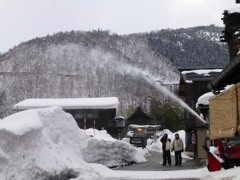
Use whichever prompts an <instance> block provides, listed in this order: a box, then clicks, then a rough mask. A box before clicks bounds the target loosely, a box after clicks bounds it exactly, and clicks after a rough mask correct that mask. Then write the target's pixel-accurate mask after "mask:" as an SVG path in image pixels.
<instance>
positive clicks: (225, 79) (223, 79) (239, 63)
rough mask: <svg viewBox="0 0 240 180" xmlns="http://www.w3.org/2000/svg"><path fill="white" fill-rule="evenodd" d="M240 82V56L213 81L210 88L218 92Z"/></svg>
mask: <svg viewBox="0 0 240 180" xmlns="http://www.w3.org/2000/svg"><path fill="white" fill-rule="evenodd" d="M238 82H240V54H239V55H237V56H236V57H235V58H234V59H233V60H232V61H231V62H230V63H229V64H228V65H227V66H226V68H224V70H223V71H222V72H221V74H220V75H219V76H218V77H217V78H216V79H214V80H213V81H211V83H210V86H211V88H212V89H215V90H216V89H222V88H223V87H225V86H227V85H231V84H236V83H238Z"/></svg>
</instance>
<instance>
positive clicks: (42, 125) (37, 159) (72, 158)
mask: <svg viewBox="0 0 240 180" xmlns="http://www.w3.org/2000/svg"><path fill="white" fill-rule="evenodd" d="M0 137H1V139H0V179H1V180H10V179H11V180H15V179H24V180H32V179H37V180H41V179H46V180H47V179H54V178H55V179H56V178H59V177H61V179H64V178H65V179H70V178H76V177H78V178H82V179H99V178H101V175H100V171H103V170H104V171H109V169H108V168H106V167H105V166H102V165H97V164H89V163H86V162H85V160H88V161H89V162H99V161H103V164H110V165H115V164H117V165H118V164H119V163H120V162H121V161H120V160H119V159H122V161H128V160H129V161H135V162H141V161H144V160H145V158H144V157H143V156H142V155H141V154H140V153H138V151H136V150H135V149H134V148H132V146H131V145H129V144H127V143H124V142H118V143H116V142H114V141H106V140H98V139H93V138H91V137H89V136H88V135H86V134H85V133H84V131H83V130H81V129H79V127H78V126H77V123H76V121H75V120H74V119H73V117H72V116H71V115H70V114H68V113H65V112H64V111H63V110H62V109H61V108H60V107H52V108H44V109H35V110H27V111H22V112H19V113H16V114H13V115H11V116H9V117H7V118H4V119H3V120H1V121H0ZM93 148H94V151H92V150H93ZM118 148H121V150H119V149H118ZM125 150H126V152H125ZM94 153H96V154H94ZM115 153H116V154H117V155H115ZM121 153H122V154H121ZM102 156H104V158H102ZM116 156H117V157H116ZM115 158H116V159H115ZM107 159H108V160H109V161H110V163H108V162H106V161H107Z"/></svg>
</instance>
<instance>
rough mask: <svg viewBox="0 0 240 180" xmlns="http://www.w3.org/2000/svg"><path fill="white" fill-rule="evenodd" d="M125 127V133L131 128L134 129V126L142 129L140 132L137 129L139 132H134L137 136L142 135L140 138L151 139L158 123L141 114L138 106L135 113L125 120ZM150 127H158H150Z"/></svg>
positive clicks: (141, 111)
mask: <svg viewBox="0 0 240 180" xmlns="http://www.w3.org/2000/svg"><path fill="white" fill-rule="evenodd" d="M125 125H126V131H129V130H131V128H132V129H134V128H133V127H136V126H137V127H142V128H140V129H141V130H142V131H141V130H140V129H139V130H140V131H139V132H138V131H136V132H138V135H139V136H140V134H141V133H142V136H146V137H151V136H152V135H153V134H154V133H155V131H156V129H157V130H158V129H159V127H160V125H159V121H156V120H153V119H152V118H151V117H149V116H148V115H147V114H146V113H145V112H143V110H142V108H141V107H140V106H138V107H137V108H136V109H135V112H134V113H133V114H132V115H131V116H129V117H128V118H127V119H126V121H125ZM150 125H158V126H150ZM143 127H144V128H143ZM153 127H154V128H153ZM155 127H157V128H155ZM135 129H136V130H137V129H138V128H135Z"/></svg>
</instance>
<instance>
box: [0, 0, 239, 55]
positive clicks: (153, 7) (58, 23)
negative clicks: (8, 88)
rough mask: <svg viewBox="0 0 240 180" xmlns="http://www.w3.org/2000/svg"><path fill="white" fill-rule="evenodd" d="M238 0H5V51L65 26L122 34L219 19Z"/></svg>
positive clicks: (1, 9) (1, 35) (1, 7)
mask: <svg viewBox="0 0 240 180" xmlns="http://www.w3.org/2000/svg"><path fill="white" fill-rule="evenodd" d="M238 6H239V5H238V4H235V0H0V24H1V25H0V40H1V41H0V52H6V51H8V49H9V48H12V47H14V45H18V44H20V43H21V42H24V41H27V40H30V39H33V38H35V37H42V36H46V35H48V34H49V35H51V34H53V33H56V32H59V31H63V32H65V31H71V30H92V29H98V28H101V29H103V30H110V31H111V32H114V33H117V34H129V33H137V32H150V31H152V30H161V29H166V28H171V29H177V28H182V27H183V28H186V27H194V26H200V25H210V24H215V25H218V26H223V23H222V21H221V18H222V13H223V11H224V10H228V9H232V8H235V7H238Z"/></svg>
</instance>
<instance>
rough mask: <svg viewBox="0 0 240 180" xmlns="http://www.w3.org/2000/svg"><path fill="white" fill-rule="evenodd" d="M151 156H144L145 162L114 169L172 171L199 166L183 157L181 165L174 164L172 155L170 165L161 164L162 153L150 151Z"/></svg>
mask: <svg viewBox="0 0 240 180" xmlns="http://www.w3.org/2000/svg"><path fill="white" fill-rule="evenodd" d="M150 154H151V156H150V157H146V159H147V162H145V163H139V164H133V165H130V166H125V167H121V168H117V169H115V170H126V171H173V170H186V169H196V168H199V166H198V165H197V163H196V162H195V161H194V160H193V159H183V162H182V165H181V166H174V156H172V164H173V165H172V166H168V165H166V166H162V154H161V153H158V152H153V151H151V152H150Z"/></svg>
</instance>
